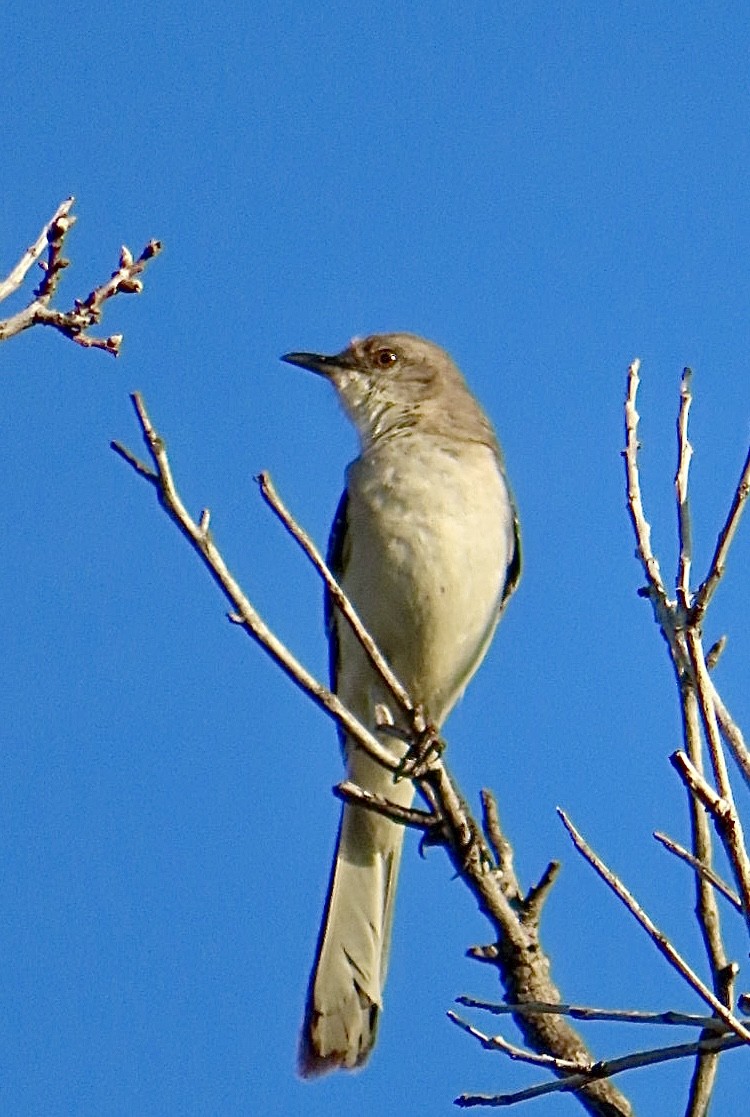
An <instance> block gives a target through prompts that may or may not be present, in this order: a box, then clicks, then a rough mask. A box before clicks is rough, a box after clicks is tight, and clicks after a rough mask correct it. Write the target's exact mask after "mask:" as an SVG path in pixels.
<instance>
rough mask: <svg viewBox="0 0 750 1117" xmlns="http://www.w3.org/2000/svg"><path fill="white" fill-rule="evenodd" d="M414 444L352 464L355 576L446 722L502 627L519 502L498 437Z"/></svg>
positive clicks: (357, 596)
mask: <svg viewBox="0 0 750 1117" xmlns="http://www.w3.org/2000/svg"><path fill="white" fill-rule="evenodd" d="M409 443H410V445H409V447H408V449H407V448H406V446H405V444H404V443H402V444H401V445H399V444H394V445H393V446H391V447H387V446H386V447H382V448H379V449H378V451H377V452H376V453H373V452H372V451H371V452H370V453H369V454H368V455H365V456H363V457H362V458H360V459H358V460H357V461H355V462H353V463H352V465H351V466H350V467H349V472H348V489H349V506H348V526H347V536H348V543H349V547H350V552H349V556H348V561H347V563H346V570H345V571H344V576H343V585H344V588H345V590H346V592H347V593H348V594H349V596H350V597H351V599H352V600H353V602H354V604H355V607H356V608H357V609H358V611H359V613H360V615H361V617H362V619H363V621H364V623H365V624H366V625H367V627H368V629H369V630H370V632H371V634H372V635H373V637H374V638H375V640H376V642H377V644H378V646H379V647H380V649H381V651H382V652H383V653H384V655H385V656H386V658H387V659H388V661H389V663H390V664H391V666H392V667H393V669H394V671H395V672H396V674H397V675H398V676H399V677H400V678H401V680H402V682H403V683H404V684H405V685H406V686H407V688H408V689H409V690H410V692H411V693H412V696H413V697H414V698H415V699H416V700H417V701H422V702H424V703H425V705H426V706H427V708H428V711H429V712H430V715H431V716H432V717H433V718H434V719H435V720H436V721H438V722H440V721H442V719H443V717H444V716H445V715H446V714H447V712H448V710H449V708H450V706H451V705H452V704H453V702H454V701H455V699H456V698H457V697H458V694H460V692H461V691H462V690H463V687H464V686H465V684H466V682H467V681H468V678H469V677H470V675H471V674H472V673H473V671H474V669H475V667H476V665H477V663H478V661H479V659H481V656H482V654H483V653H484V650H485V648H486V645H487V643H488V641H489V639H490V637H491V635H492V632H493V630H494V626H495V623H496V620H497V616H498V613H499V607H500V601H501V598H502V592H503V588H504V585H505V577H506V571H507V568H508V565H509V563H510V560H511V557H512V554H513V547H514V532H513V510H512V505H511V501H510V497H509V494H508V490H507V487H506V485H505V481H504V479H503V477H502V475H501V473H500V470H499V468H498V465H497V459H496V458H495V455H494V453H493V452H492V451H491V450H490V449H489V447H487V446H484V445H481V444H474V443H467V444H463V443H461V444H457V446H455V447H452V448H451V449H450V450H449V449H446V448H443V447H440V446H439V445H436V444H435V440H433V439H427V438H425V439H420V438H419V437H413V438H411V439H410V440H409Z"/></svg>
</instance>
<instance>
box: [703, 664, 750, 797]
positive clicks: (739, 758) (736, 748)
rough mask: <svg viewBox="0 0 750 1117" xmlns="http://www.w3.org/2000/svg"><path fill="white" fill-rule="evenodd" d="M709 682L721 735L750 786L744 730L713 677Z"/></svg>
mask: <svg viewBox="0 0 750 1117" xmlns="http://www.w3.org/2000/svg"><path fill="white" fill-rule="evenodd" d="M709 684H710V689H711V698H712V699H713V704H714V709H715V710H716V719H717V721H718V723H719V729H720V730H721V735H722V737H723V738H724V740H725V741H726V743H727V745H728V746H729V748H730V751H731V753H732V756H733V757H734V759H735V762H736V764H737V767H738V768H739V769H740V771H741V772H742V775H743V776H744V778H745V782H746V783H747V784H748V786H749V787H750V749H748V747H747V744H746V743H745V738H744V737H743V735H742V730H741V729H740V727H739V726H738V725H737V723H736V721H735V720H734V719H733V717H732V715H731V714H730V713H729V710H728V709H727V708H726V706H725V705H724V702H723V701H722V698H721V695H720V694H719V692H718V690H717V689H716V687H715V685H714V681H713V679H711V678H710V676H709Z"/></svg>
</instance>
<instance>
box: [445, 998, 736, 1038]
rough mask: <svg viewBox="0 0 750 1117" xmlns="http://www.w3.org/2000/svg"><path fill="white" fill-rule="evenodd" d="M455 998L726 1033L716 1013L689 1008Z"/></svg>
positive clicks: (503, 1011) (473, 1004)
mask: <svg viewBox="0 0 750 1117" xmlns="http://www.w3.org/2000/svg"><path fill="white" fill-rule="evenodd" d="M456 1002H457V1003H458V1004H460V1005H466V1007H467V1008H478V1009H481V1010H482V1011H483V1012H489V1013H490V1014H491V1015H493V1016H507V1015H509V1014H513V1015H514V1016H516V1015H518V1014H519V1013H520V1014H521V1015H524V1016H546V1015H551V1016H569V1017H570V1018H571V1020H586V1021H605V1022H607V1023H614V1024H664V1025H668V1026H669V1027H691V1028H710V1029H711V1030H712V1031H716V1032H720V1033H721V1034H724V1033H725V1032H726V1030H727V1026H726V1024H725V1023H724V1022H723V1021H722V1020H717V1019H716V1017H715V1016H697V1015H695V1014H694V1013H689V1012H674V1011H673V1010H672V1009H667V1010H666V1011H665V1012H645V1011H643V1010H641V1009H624V1008H594V1007H593V1006H592V1005H570V1004H562V1003H560V1004H555V1003H550V1002H548V1001H539V1002H536V1003H534V1002H529V1003H528V1004H522V1005H518V1004H503V1003H498V1002H496V1001H486V1000H483V999H481V998H479V997H468V996H465V995H464V996H461V997H456Z"/></svg>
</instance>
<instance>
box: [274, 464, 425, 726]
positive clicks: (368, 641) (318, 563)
mask: <svg viewBox="0 0 750 1117" xmlns="http://www.w3.org/2000/svg"><path fill="white" fill-rule="evenodd" d="M257 481H258V487H259V489H260V493H261V496H262V497H263V499H264V501H265V502H266V504H267V505H268V507H269V508H270V509H271V510H272V512H273V513H274V514H275V515H276V516H278V518H279V519H280V520H281V522H282V523H283V524H284V527H285V528H286V529H287V531H288V532H289V534H290V535H291V536H292V538H293V539H295V540H296V541H297V543H299V545H300V547H301V548H302V550H303V551H304V552H305V554H306V555H307V557H308V558H309V559H310V562H311V563H312V564H313V566H314V567H315V569H316V570H317V571H318V573H319V574H320V576H321V578H322V579H323V581H324V582H325V585H326V588H327V590H328V592H329V593H330V595H331V597H332V599H333V601H334V604H335V605H336V608H337V609H338V610H339V612H340V613H341V615H342V616H343V617H344V618H345V619H346V621H347V623H348V624H349V625H350V626H351V629H352V631H353V632H354V634H355V636H356V637H357V639H358V641H359V643H360V644H361V646H362V648H363V649H364V651H365V652H366V654H367V657H368V659H369V660H370V662H371V663H372V665H373V667H374V668H375V670H376V671H377V672H378V674H379V675H380V677H381V679H382V680H383V682H384V683H385V685H386V686H387V687H388V689H389V690H390V692H391V694H392V695H393V697H394V698H395V699H396V701H397V702H398V704H399V705H400V706H401V709H402V710H403V711H404V713H405V714H406V715H407V716H408V717H412V716H413V715H414V705H413V703H412V701H411V698H410V697H409V694H408V692H407V690H406V688H405V687H404V686H403V685H402V683H401V682H400V681H399V680H398V679H397V678H396V675H395V674H394V673H393V671H392V670H391V668H390V666H389V664H388V661H387V660H386V659H385V657H384V656H383V655H381V653H380V651H379V649H378V647H377V645H376V643H375V641H374V640H373V638H372V636H370V633H369V632H368V631H367V629H366V628H365V626H364V625H363V624H362V621H361V620H360V619H359V616H358V614H357V612H356V610H355V609H354V606H353V605H352V604H351V602H350V601H349V599H348V597H347V596H346V594H345V593H344V592H343V591H342V589H341V586H340V585H339V584H338V582H337V581H336V579H335V578H334V576H333V574H332V573H331V571H330V569H329V567H328V565H327V563H326V562H325V560H324V558H323V556H322V554H321V553H320V551H319V550H318V548H317V547H316V546H315V544H314V543H313V541H312V539H311V538H310V536H309V535H308V533H307V532H306V531H305V530H304V529H303V528H301V527H300V525H299V524H298V523H297V521H296V520H295V519H294V518H293V516H292V515H291V513H290V512H289V510H288V508H287V507H286V505H285V504H284V502H283V501H282V499H281V497H280V496H279V494H278V493H277V491H276V488H275V486H274V484H273V481H272V480H271V476H270V474H269V473H267V472H265V471H264V472H262V473H260V474H259V475H258V478H257Z"/></svg>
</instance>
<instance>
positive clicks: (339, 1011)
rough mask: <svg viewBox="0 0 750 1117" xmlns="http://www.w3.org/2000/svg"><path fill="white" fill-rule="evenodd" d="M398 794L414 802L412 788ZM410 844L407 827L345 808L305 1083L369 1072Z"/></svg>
mask: <svg viewBox="0 0 750 1117" xmlns="http://www.w3.org/2000/svg"><path fill="white" fill-rule="evenodd" d="M395 787H397V788H398V790H399V792H400V794H397V795H396V796H395V798H398V799H401V798H405V797H406V796H407V795H408V797H409V801H411V794H412V789H411V787H410V781H408V780H404V781H403V783H402V784H398V785H395ZM391 788H392V790H394V785H393V784H392V785H391ZM403 840H404V828H403V826H399V825H398V824H397V823H394V822H390V821H389V820H388V819H386V818H383V817H382V816H380V815H376V814H375V813H374V812H373V811H369V810H366V809H363V808H362V807H357V806H351V805H349V804H347V805H345V806H344V808H343V811H342V815H341V824H340V826H339V835H338V843H337V847H336V857H335V859H334V863H333V868H332V870H331V881H330V884H329V887H328V899H327V901H326V910H325V914H324V916H323V921H322V924H321V930H320V937H319V939H318V950H317V956H316V961H315V966H314V967H313V972H312V975H311V977H310V986H309V989H308V995H307V1006H306V1009H305V1019H304V1023H303V1026H302V1035H301V1038H300V1049H299V1071H300V1074H301V1075H302V1076H303V1077H305V1078H309V1077H314V1076H316V1075H320V1074H325V1073H326V1072H327V1071H331V1070H335V1069H336V1068H337V1067H343V1068H348V1069H352V1068H354V1067H359V1066H362V1064H363V1063H365V1062H366V1061H367V1058H368V1056H369V1054H370V1051H371V1050H372V1047H373V1045H374V1043H375V1037H376V1033H377V1027H378V1018H379V1016H380V1011H381V1009H382V1004H383V985H384V983H385V975H386V969H387V966H388V951H389V946H390V937H391V925H392V923H393V904H394V899H395V895H396V881H397V878H398V870H399V863H400V860H401V849H402V846H403Z"/></svg>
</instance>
